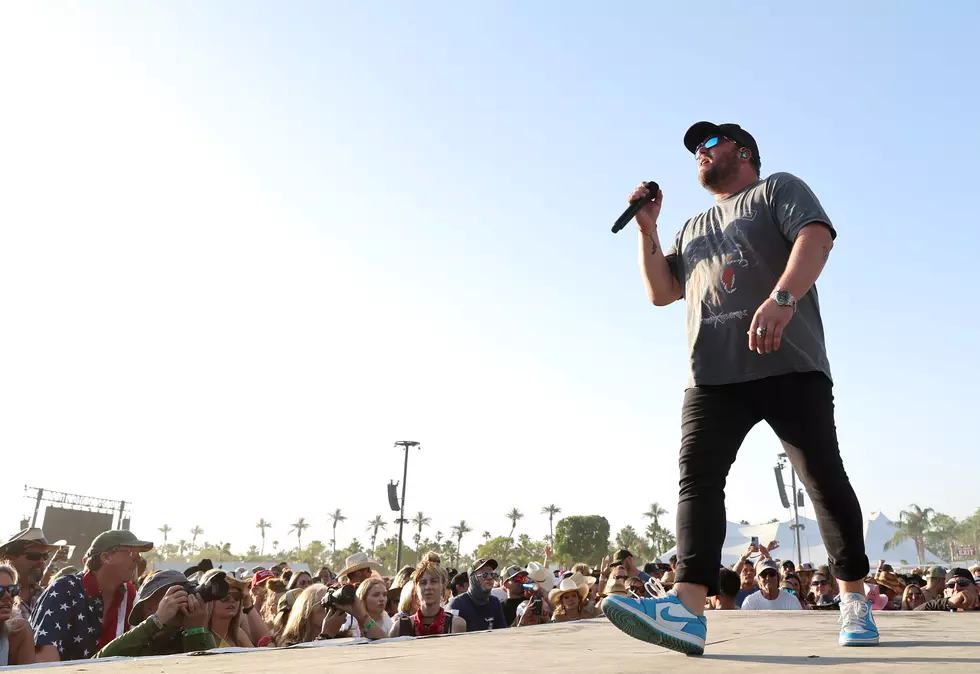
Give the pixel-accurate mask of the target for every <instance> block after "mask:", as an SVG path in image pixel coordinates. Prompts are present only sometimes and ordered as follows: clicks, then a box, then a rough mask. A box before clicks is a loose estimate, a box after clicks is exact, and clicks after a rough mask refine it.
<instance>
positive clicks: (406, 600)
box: [398, 580, 419, 615]
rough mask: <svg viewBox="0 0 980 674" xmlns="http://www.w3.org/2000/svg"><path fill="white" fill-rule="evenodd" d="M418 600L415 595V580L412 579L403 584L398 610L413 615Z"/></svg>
mask: <svg viewBox="0 0 980 674" xmlns="http://www.w3.org/2000/svg"><path fill="white" fill-rule="evenodd" d="M418 601H419V600H418V598H417V597H416V596H415V581H414V580H410V581H408V582H407V583H405V584H404V585H402V594H401V596H400V597H399V598H398V612H399V613H405V614H408V615H412V614H413V613H415V611H416V606H417V605H418Z"/></svg>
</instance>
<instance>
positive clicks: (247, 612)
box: [242, 604, 255, 615]
mask: <svg viewBox="0 0 980 674" xmlns="http://www.w3.org/2000/svg"><path fill="white" fill-rule="evenodd" d="M254 608H255V604H252V605H251V606H249V607H247V608H243V609H242V613H244V614H245V615H248V614H249V613H251V612H252V609H254Z"/></svg>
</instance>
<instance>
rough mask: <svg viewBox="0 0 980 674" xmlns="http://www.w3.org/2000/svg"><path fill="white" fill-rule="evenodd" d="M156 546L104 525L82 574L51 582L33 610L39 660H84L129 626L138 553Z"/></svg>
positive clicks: (134, 590) (89, 553)
mask: <svg viewBox="0 0 980 674" xmlns="http://www.w3.org/2000/svg"><path fill="white" fill-rule="evenodd" d="M152 548H153V543H150V542H149V541H141V540H139V539H138V538H136V536H135V535H134V534H133V533H132V532H131V531H126V530H114V531H105V532H103V533H101V534H99V535H98V536H96V537H95V539H94V540H93V541H92V544H91V545H90V546H89V549H88V552H86V553H85V558H86V559H85V571H84V573H82V575H81V576H65V577H63V578H61V579H59V580H58V581H56V582H54V583H52V584H50V585H48V587H47V588H46V589H45V590H44V592H43V593H42V594H41V597H40V598H39V599H38V602H37V605H36V606H35V607H34V611H33V612H32V613H31V627H32V628H33V629H34V644H35V650H36V652H37V660H38V662H58V661H59V660H82V659H85V658H90V657H92V656H93V655H95V653H96V651H98V650H100V649H102V648H105V647H106V646H107V645H108V644H109V642H110V641H112V640H113V639H115V638H116V637H119V636H122V635H123V634H124V633H125V632H126V631H127V630H128V629H129V615H130V613H131V612H132V610H133V605H134V604H135V601H136V587H135V586H134V585H133V578H134V577H135V574H136V571H137V569H138V568H139V561H140V559H141V557H140V553H142V552H147V551H149V550H151V549H152Z"/></svg>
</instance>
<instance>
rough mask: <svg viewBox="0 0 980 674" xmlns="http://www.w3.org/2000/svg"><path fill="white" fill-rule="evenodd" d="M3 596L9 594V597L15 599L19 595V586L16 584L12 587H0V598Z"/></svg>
mask: <svg viewBox="0 0 980 674" xmlns="http://www.w3.org/2000/svg"><path fill="white" fill-rule="evenodd" d="M4 594H9V595H10V596H11V597H16V596H17V595H19V594H20V585H17V584H16V583H15V584H13V585H0V597H2V596H3V595H4Z"/></svg>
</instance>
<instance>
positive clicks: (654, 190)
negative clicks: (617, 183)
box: [612, 180, 660, 234]
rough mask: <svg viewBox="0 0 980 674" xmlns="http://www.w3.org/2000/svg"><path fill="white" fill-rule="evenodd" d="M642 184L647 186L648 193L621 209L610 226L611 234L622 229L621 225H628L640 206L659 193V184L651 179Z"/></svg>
mask: <svg viewBox="0 0 980 674" xmlns="http://www.w3.org/2000/svg"><path fill="white" fill-rule="evenodd" d="M644 184H645V185H646V186H647V189H649V190H650V193H649V194H647V195H646V196H645V197H643V198H642V199H637V200H636V201H632V202H630V205H629V206H627V207H626V210H625V211H623V214H622V215H621V216H619V218H617V220H616V222H615V223H614V224H613V226H612V232H613V234H615V233H617V232H619V231H620V230H622V229H623V227H625V226H626V225H628V224H629V222H630V220H632V219H633V216H635V215H636V214H637V213H639V212H640V209H641V208H643V207H644V206H646V205H647V204H648V203H650V202H651V201H653V200H654V199H656V198H657V194H659V193H660V186H659V185H658V184H657V183H655V182H654V181H652V180H650V181H648V182H646V183H644Z"/></svg>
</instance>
